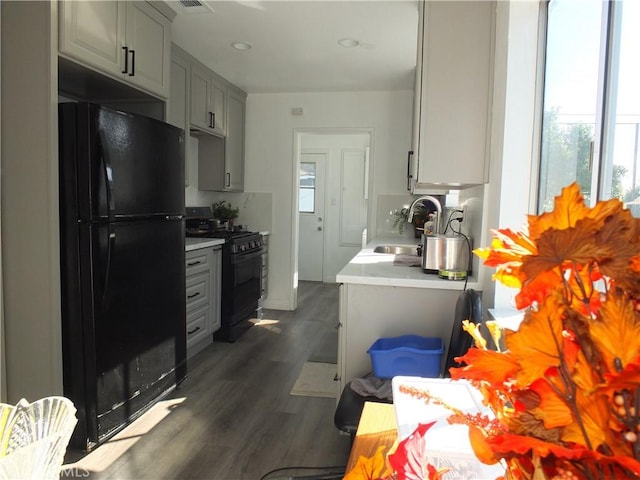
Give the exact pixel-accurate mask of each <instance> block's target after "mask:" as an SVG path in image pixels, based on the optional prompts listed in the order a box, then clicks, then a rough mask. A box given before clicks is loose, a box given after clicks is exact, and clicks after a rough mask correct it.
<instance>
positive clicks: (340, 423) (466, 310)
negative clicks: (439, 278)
mask: <svg viewBox="0 0 640 480" xmlns="http://www.w3.org/2000/svg"><path fill="white" fill-rule="evenodd" d="M463 320H469V321H471V322H473V323H480V322H481V321H482V298H481V295H480V293H478V292H476V291H475V290H471V289H470V290H465V291H463V292H462V293H461V294H460V295H459V296H458V300H457V301H456V310H455V316H454V319H453V327H452V329H451V339H450V340H449V349H448V351H447V358H446V360H445V362H444V366H443V368H442V372H441V376H442V377H445V378H448V377H449V376H450V375H449V369H450V368H451V367H457V366H460V365H459V364H458V363H456V362H455V361H454V358H455V357H460V356H462V355H464V354H465V353H466V351H467V350H469V348H470V347H471V345H472V344H473V338H472V337H471V335H469V334H468V333H467V332H465V331H464V330H462V321H463ZM364 402H384V403H391V402H390V401H389V400H387V399H382V398H378V397H375V396H370V397H363V396H361V395H359V394H358V393H356V392H355V391H354V390H353V389H352V388H351V382H348V383H347V384H346V385H345V387H344V389H343V390H342V393H341V394H340V400H339V401H338V406H337V407H336V411H335V414H334V416H333V423H334V425H335V426H336V428H337V429H338V430H340V431H343V432H346V433H348V434H349V435H351V439H352V440H353V438H354V436H355V434H356V431H357V430H358V423H359V422H360V417H361V416H362V410H363V409H364Z"/></svg>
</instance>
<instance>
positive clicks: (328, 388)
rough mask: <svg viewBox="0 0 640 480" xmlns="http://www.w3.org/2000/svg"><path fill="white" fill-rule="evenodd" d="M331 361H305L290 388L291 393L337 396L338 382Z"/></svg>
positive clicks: (334, 366)
mask: <svg viewBox="0 0 640 480" xmlns="http://www.w3.org/2000/svg"><path fill="white" fill-rule="evenodd" d="M336 374H337V370H336V365H335V364H333V363H319V362H306V363H305V364H304V365H303V366H302V370H301V371H300V375H298V379H297V380H296V383H295V384H294V385H293V388H292V389H291V395H300V396H304V397H326V398H337V397H338V389H339V387H340V382H338V381H337V380H336V379H335V378H336Z"/></svg>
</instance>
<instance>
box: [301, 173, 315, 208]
mask: <svg viewBox="0 0 640 480" xmlns="http://www.w3.org/2000/svg"><path fill="white" fill-rule="evenodd" d="M315 203H316V164H315V162H300V177H299V194H298V211H299V212H300V213H313V212H315Z"/></svg>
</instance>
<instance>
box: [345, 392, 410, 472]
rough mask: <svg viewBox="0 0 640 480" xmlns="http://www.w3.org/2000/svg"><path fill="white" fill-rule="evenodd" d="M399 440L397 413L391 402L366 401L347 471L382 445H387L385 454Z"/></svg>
mask: <svg viewBox="0 0 640 480" xmlns="http://www.w3.org/2000/svg"><path fill="white" fill-rule="evenodd" d="M397 440H398V430H397V425H396V415H395V412H394V410H393V404H391V403H377V402H365V404H364V409H363V410H362V416H361V417H360V423H358V431H357V432H356V436H355V439H354V440H353V446H352V447H351V454H350V455H349V462H348V463H347V470H346V471H347V472H349V471H350V470H351V469H352V468H353V467H354V466H355V464H356V462H357V461H358V458H360V457H372V456H373V455H374V454H375V453H376V450H377V449H378V447H379V446H380V445H385V446H386V447H387V448H386V449H385V454H386V452H388V451H389V450H390V449H391V448H392V447H394V446H395V444H396V442H397Z"/></svg>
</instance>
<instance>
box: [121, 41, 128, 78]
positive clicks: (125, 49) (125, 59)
mask: <svg viewBox="0 0 640 480" xmlns="http://www.w3.org/2000/svg"><path fill="white" fill-rule="evenodd" d="M122 49H123V50H124V70H122V73H129V47H122Z"/></svg>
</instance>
